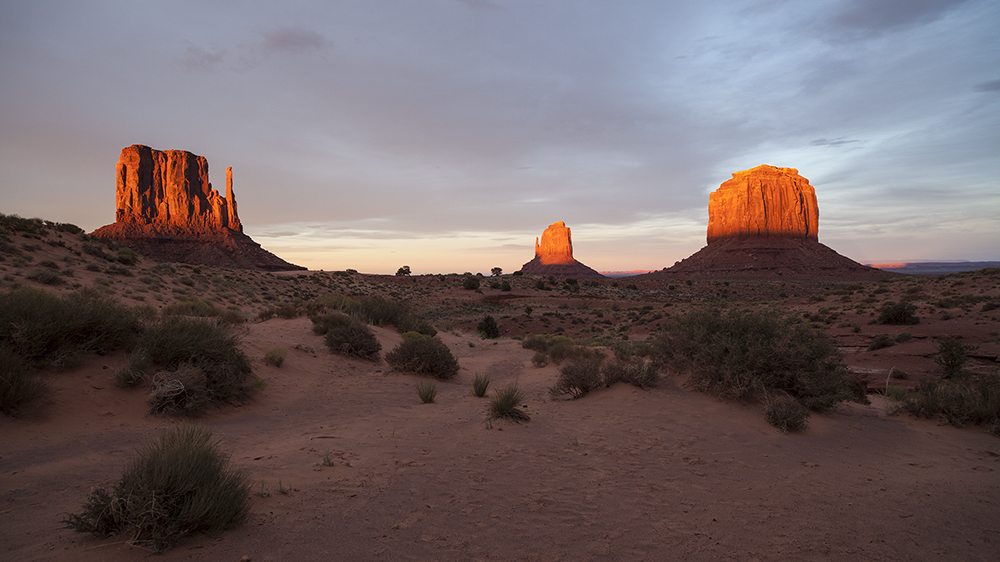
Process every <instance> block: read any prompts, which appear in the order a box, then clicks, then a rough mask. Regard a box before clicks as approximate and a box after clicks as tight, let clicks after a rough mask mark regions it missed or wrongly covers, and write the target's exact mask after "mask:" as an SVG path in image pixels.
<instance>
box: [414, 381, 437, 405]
mask: <svg viewBox="0 0 1000 562" xmlns="http://www.w3.org/2000/svg"><path fill="white" fill-rule="evenodd" d="M415 388H416V389H417V396H419V397H420V401H421V402H423V403H424V404H430V403H432V402H434V398H435V397H436V396H437V386H435V385H434V381H420V382H418V383H417V384H416V385H415Z"/></svg>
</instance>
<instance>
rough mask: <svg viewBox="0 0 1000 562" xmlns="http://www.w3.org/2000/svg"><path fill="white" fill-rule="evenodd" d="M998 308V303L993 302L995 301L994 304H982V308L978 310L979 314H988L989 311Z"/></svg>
mask: <svg viewBox="0 0 1000 562" xmlns="http://www.w3.org/2000/svg"><path fill="white" fill-rule="evenodd" d="M998 308H1000V302H995V301H994V302H987V303H983V308H982V309H980V312H989V311H991V310H996V309H998Z"/></svg>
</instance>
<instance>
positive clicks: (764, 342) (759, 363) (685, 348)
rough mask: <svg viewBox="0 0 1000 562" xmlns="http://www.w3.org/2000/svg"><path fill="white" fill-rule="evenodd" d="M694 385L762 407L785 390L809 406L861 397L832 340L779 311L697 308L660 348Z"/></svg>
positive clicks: (661, 356)
mask: <svg viewBox="0 0 1000 562" xmlns="http://www.w3.org/2000/svg"><path fill="white" fill-rule="evenodd" d="M654 350H655V352H656V354H657V356H658V358H659V359H660V360H661V361H662V363H663V364H665V365H667V366H669V367H670V368H671V369H672V370H674V371H675V372H680V373H688V380H687V384H688V385H689V386H690V387H692V388H694V389H696V390H701V391H704V392H709V393H712V394H715V395H717V396H721V397H724V398H730V399H736V400H743V401H752V402H762V401H766V400H767V398H768V396H770V395H771V394H772V393H785V394H787V395H789V396H791V397H793V398H795V399H796V400H798V401H799V402H800V403H801V404H802V405H803V406H805V407H806V408H809V409H816V410H820V409H825V408H829V407H831V406H833V405H834V404H836V403H838V402H841V401H843V400H847V399H850V398H852V397H857V394H856V391H855V389H854V386H853V384H852V381H851V380H850V378H849V377H848V373H847V369H846V367H845V366H844V365H843V364H842V363H841V361H840V354H839V353H838V352H837V350H836V347H834V345H833V343H831V342H830V340H829V338H828V337H827V336H826V335H825V334H824V333H823V332H820V331H818V330H813V329H811V328H809V327H808V326H805V325H802V324H801V323H798V321H797V319H795V318H793V317H789V316H785V315H783V314H781V313H780V312H777V311H752V310H729V311H727V312H722V311H720V310H718V309H701V310H693V311H691V312H689V313H687V314H685V315H683V316H679V317H677V318H675V319H674V321H673V322H672V324H671V325H670V326H669V328H668V329H667V330H666V331H665V333H664V334H662V335H661V336H660V337H659V338H658V339H657V340H656V342H655V344H654Z"/></svg>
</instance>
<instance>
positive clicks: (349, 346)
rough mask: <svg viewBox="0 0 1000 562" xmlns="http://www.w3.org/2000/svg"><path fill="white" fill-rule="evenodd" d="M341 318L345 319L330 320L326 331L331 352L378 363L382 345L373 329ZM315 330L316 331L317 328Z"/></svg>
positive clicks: (355, 321) (326, 341) (347, 318)
mask: <svg viewBox="0 0 1000 562" xmlns="http://www.w3.org/2000/svg"><path fill="white" fill-rule="evenodd" d="M340 316H342V317H343V318H342V319H338V320H337V321H332V318H331V319H329V320H331V321H330V322H329V324H328V327H327V329H326V330H327V331H326V337H325V338H324V339H323V341H324V342H325V343H326V346H327V347H328V348H330V351H331V352H332V353H338V354H340V355H353V356H355V357H360V358H361V359H368V360H370V361H378V354H379V352H380V351H382V344H381V343H379V341H378V338H376V337H375V333H374V332H372V331H371V328H369V327H368V326H366V325H364V324H362V323H361V322H359V321H357V320H355V319H353V318H350V317H348V316H344V315H343V314H341V315H340ZM313 328H314V329H315V326H314V327H313Z"/></svg>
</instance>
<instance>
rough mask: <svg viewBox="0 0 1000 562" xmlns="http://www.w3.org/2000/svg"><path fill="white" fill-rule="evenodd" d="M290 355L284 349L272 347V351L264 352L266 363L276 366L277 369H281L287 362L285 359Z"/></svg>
mask: <svg viewBox="0 0 1000 562" xmlns="http://www.w3.org/2000/svg"><path fill="white" fill-rule="evenodd" d="M287 355H288V350H287V349H285V348H284V347H281V346H278V347H272V348H271V349H269V350H267V351H266V352H264V362H265V363H267V364H268V365H274V366H275V367H280V366H281V365H282V364H283V363H284V362H285V357H286V356H287Z"/></svg>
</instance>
